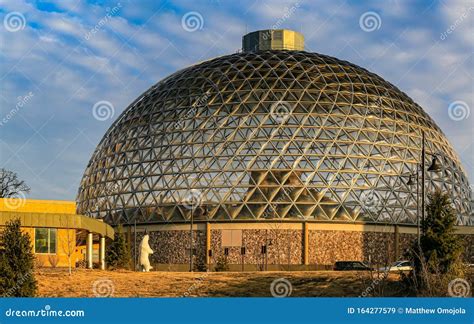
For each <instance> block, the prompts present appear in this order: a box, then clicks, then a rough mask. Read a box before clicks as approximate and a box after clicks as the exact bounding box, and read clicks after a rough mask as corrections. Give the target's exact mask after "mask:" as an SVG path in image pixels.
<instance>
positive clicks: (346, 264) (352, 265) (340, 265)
mask: <svg viewBox="0 0 474 324" xmlns="http://www.w3.org/2000/svg"><path fill="white" fill-rule="evenodd" d="M334 270H337V271H353V270H373V269H372V268H371V267H369V266H368V265H366V264H365V263H364V262H361V261H337V262H336V263H334Z"/></svg>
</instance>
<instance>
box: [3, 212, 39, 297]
mask: <svg viewBox="0 0 474 324" xmlns="http://www.w3.org/2000/svg"><path fill="white" fill-rule="evenodd" d="M0 242H1V244H2V249H1V251H0V295H2V296H9V297H30V296H34V295H35V294H36V290H37V287H36V280H35V276H34V262H35V258H34V255H33V252H32V250H31V246H32V245H31V241H30V236H29V235H28V234H24V233H22V232H21V228H20V220H13V221H9V222H7V223H6V226H5V229H4V231H3V232H2V234H1V236H0Z"/></svg>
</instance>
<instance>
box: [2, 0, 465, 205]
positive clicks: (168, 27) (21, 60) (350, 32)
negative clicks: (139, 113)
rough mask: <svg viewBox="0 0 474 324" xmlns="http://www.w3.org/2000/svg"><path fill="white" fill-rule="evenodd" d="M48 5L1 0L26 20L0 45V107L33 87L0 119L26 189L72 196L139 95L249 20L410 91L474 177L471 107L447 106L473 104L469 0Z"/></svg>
mask: <svg viewBox="0 0 474 324" xmlns="http://www.w3.org/2000/svg"><path fill="white" fill-rule="evenodd" d="M54 7H55V10H48V9H45V8H42V7H41V6H38V5H37V4H32V3H29V2H26V1H20V0H18V1H14V2H13V1H6V2H5V1H2V11H1V12H0V19H1V20H2V21H3V19H4V17H5V15H6V14H7V13H9V12H12V11H18V12H20V13H22V14H23V15H24V17H25V18H26V26H25V28H24V29H23V30H21V31H18V32H7V31H5V30H2V32H1V38H2V43H3V44H8V46H3V47H2V52H1V54H0V55H1V59H2V67H3V69H2V71H1V73H0V80H1V87H2V91H1V93H0V102H1V105H0V115H1V116H4V115H5V114H7V113H8V112H9V111H10V110H11V109H12V108H13V107H14V106H15V104H16V102H17V100H18V97H19V96H25V95H26V94H27V93H28V92H30V91H31V92H33V93H34V96H33V98H32V100H31V101H30V102H29V103H28V104H27V105H25V107H23V108H22V109H20V111H19V112H18V114H17V115H16V116H15V117H14V118H12V119H11V120H10V121H9V122H8V123H7V124H6V125H4V126H2V127H1V128H0V162H1V164H2V166H4V167H6V168H10V169H13V170H15V171H18V172H19V173H20V176H21V177H22V178H24V179H25V180H26V181H27V183H29V184H30V186H31V187H32V193H31V197H34V198H45V199H47V198H51V199H74V198H75V195H76V192H77V187H78V186H79V181H80V178H81V176H82V172H83V170H84V168H85V166H86V165H87V162H88V159H89V158H90V156H91V154H92V152H93V150H94V148H95V146H96V145H97V143H98V142H99V141H100V139H101V138H102V136H103V134H104V133H105V132H106V130H107V129H108V127H110V125H111V124H112V122H113V119H114V118H116V117H118V115H119V114H120V113H121V112H122V111H123V110H124V109H125V108H126V107H127V105H128V104H130V103H131V102H132V101H133V100H134V99H135V98H136V97H138V96H139V95H140V94H141V93H143V92H144V91H145V90H146V89H148V88H149V87H150V86H152V85H153V84H154V83H156V82H158V81H159V80H160V79H162V78H164V77H166V76H167V75H169V74H171V73H173V72H175V71H176V70H179V69H182V68H184V67H186V66H189V65H191V64H195V63H196V62H199V61H204V60H207V59H210V58H213V57H216V56H219V55H224V54H230V53H233V52H235V51H237V50H238V49H239V48H240V44H241V36H242V35H243V34H244V33H245V31H252V30H257V29H264V28H269V27H271V26H275V25H278V26H279V27H281V28H291V29H295V30H298V31H301V32H302V33H303V34H304V35H305V38H306V48H307V50H309V51H315V52H318V53H322V54H327V55H331V56H336V57H338V58H341V59H343V60H347V61H350V62H354V63H355V64H358V65H360V66H362V67H365V68H367V69H369V70H370V71H372V72H374V73H377V74H379V75H381V76H382V77H383V78H385V79H386V80H387V81H389V82H392V83H393V84H395V85H396V86H398V87H399V88H400V89H401V90H402V91H404V92H406V93H407V94H408V95H410V96H411V97H412V98H413V99H414V100H415V101H417V102H418V103H419V104H420V105H422V106H423V108H424V109H425V110H426V111H427V112H428V113H430V115H431V116H432V117H433V118H434V120H435V121H436V122H437V123H438V124H439V126H440V127H441V128H442V129H443V131H444V132H445V134H446V135H447V137H448V139H449V140H450V141H451V142H452V143H453V144H454V146H455V148H456V149H457V151H458V152H459V154H460V155H461V159H462V161H463V163H464V165H465V167H466V170H467V172H468V174H469V175H470V178H471V181H474V157H473V153H472V138H473V131H472V130H473V126H474V125H473V123H474V112H471V117H470V118H469V119H467V120H462V121H454V120H452V119H450V118H449V117H448V111H447V107H448V106H449V104H450V103H451V102H453V101H456V100H461V101H464V102H466V103H467V104H468V105H469V107H470V108H471V110H472V109H473V108H474V102H473V99H472V98H473V96H472V90H473V89H472V84H473V76H474V73H473V69H472V66H473V65H472V63H473V62H472V60H473V57H472V46H473V45H474V33H472V24H471V23H470V21H472V15H474V12H473V10H470V9H469V8H470V3H469V2H468V1H458V0H456V1H449V2H439V3H438V2H433V3H431V2H422V1H420V2H409V1H395V0H392V1H368V2H350V1H339V0H336V1H298V0H294V1H291V0H282V1H253V0H246V1H241V2H224V1H217V0H215V1H208V2H201V1H200V2H190V1H181V0H179V1H174V2H173V4H170V3H169V2H165V1H163V2H155V1H143V2H139V3H138V4H137V3H136V2H131V1H127V0H125V1H104V2H103V4H102V5H100V6H99V5H96V4H91V3H88V2H86V1H73V0H66V1H57V2H55V4H54ZM117 7H118V9H117V10H114V8H117ZM292 7H295V8H296V10H294V11H291V12H292V13H291V14H288V12H289V11H290V10H289V9H291V8H292ZM189 11H197V12H199V13H200V14H201V15H202V17H203V25H202V29H200V30H198V31H196V32H188V31H186V30H185V29H184V28H182V25H181V19H182V17H183V15H184V14H186V13H187V12H189ZM367 11H374V12H376V13H377V14H378V15H379V16H380V17H381V25H380V28H379V29H377V30H375V31H373V32H365V31H363V30H362V29H361V28H360V26H359V18H360V16H361V15H362V14H363V13H365V12H367ZM452 26H454V27H452ZM92 30H93V32H91V31H92ZM447 30H451V31H450V32H449V34H447V36H446V37H444V39H441V38H443V37H442V34H443V33H444V32H446V31H447ZM101 100H106V101H109V102H110V103H111V104H113V106H114V109H115V111H114V116H113V118H110V119H107V120H105V121H99V120H97V119H95V118H94V117H93V115H92V107H93V106H94V104H95V103H96V102H98V101H101Z"/></svg>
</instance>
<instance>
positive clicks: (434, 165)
mask: <svg viewBox="0 0 474 324" xmlns="http://www.w3.org/2000/svg"><path fill="white" fill-rule="evenodd" d="M425 141H426V140H425V132H424V131H423V130H422V131H421V142H422V143H421V165H417V168H416V171H415V174H416V223H417V237H418V245H420V236H421V233H420V217H419V209H420V208H419V201H420V199H419V175H418V173H419V171H421V224H422V226H421V232H422V233H425V225H424V224H425V198H426V193H425V181H426V163H425V159H426V147H425ZM440 169H441V167H440V165H439V162H438V158H437V157H436V155H433V160H432V161H431V165H430V166H429V167H428V170H427V171H430V172H438V171H439V170H440ZM412 176H413V174H410V178H409V179H408V181H407V183H406V184H407V185H408V186H411V185H413V184H414V183H413V179H412Z"/></svg>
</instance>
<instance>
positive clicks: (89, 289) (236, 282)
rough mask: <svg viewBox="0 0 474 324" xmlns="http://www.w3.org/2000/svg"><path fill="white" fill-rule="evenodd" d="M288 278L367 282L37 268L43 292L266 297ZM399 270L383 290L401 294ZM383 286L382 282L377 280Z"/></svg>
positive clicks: (307, 291)
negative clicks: (273, 286)
mask: <svg viewBox="0 0 474 324" xmlns="http://www.w3.org/2000/svg"><path fill="white" fill-rule="evenodd" d="M279 278H285V279H287V280H288V281H289V282H291V286H292V292H291V296H299V297H303V296H308V297H309V296H321V297H323V296H324V297H350V296H354V297H357V296H359V295H361V294H362V293H363V292H364V291H365V290H366V289H367V287H369V285H370V284H371V281H370V280H369V279H370V278H368V274H367V273H362V272H337V271H310V272H210V273H187V272H149V273H143V272H132V271H100V270H85V269H78V270H74V271H73V274H72V275H69V274H68V272H67V270H66V269H59V268H58V269H41V270H39V271H38V272H37V274H36V279H37V281H38V290H39V291H38V293H39V296H41V297H94V296H95V295H102V296H112V297H184V296H199V297H224V296H231V297H265V296H269V297H270V296H271V293H270V285H271V283H272V282H273V281H274V280H275V279H279ZM397 279H398V275H390V276H389V278H388V284H387V286H386V288H385V289H384V295H385V296H404V295H405V293H404V292H403V290H402V287H401V285H400V283H399V282H397ZM376 286H377V287H381V286H382V285H376Z"/></svg>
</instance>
